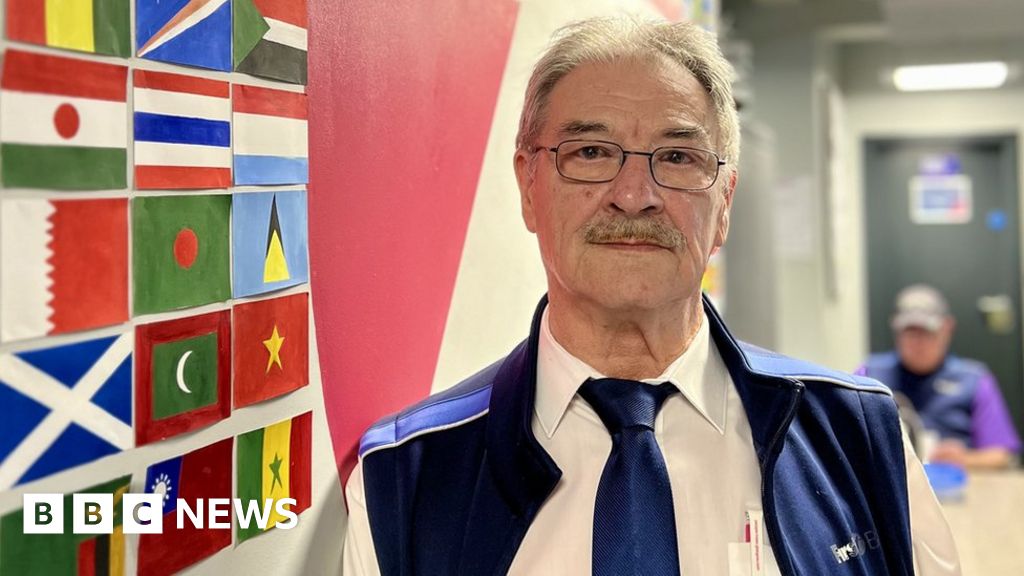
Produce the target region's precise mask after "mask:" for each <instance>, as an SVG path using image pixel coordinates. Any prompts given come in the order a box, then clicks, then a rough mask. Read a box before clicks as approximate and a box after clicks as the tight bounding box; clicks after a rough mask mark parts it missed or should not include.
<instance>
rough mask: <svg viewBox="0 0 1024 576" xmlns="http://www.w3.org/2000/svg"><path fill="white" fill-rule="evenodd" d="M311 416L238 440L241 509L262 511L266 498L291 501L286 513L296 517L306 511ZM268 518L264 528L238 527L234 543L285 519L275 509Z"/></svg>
mask: <svg viewBox="0 0 1024 576" xmlns="http://www.w3.org/2000/svg"><path fill="white" fill-rule="evenodd" d="M312 416H313V415H312V413H311V412H306V413H305V414H301V415H299V416H296V417H294V418H291V419H289V420H284V421H282V422H278V423H277V424H273V425H270V426H267V427H266V428H261V429H259V430H253V431H252V432H247V433H245V434H242V435H241V436H239V437H238V447H237V467H238V472H237V481H236V486H237V490H238V498H239V500H241V501H242V506H243V509H248V508H249V507H250V506H252V507H254V508H255V506H260V508H261V510H264V511H266V510H265V508H264V507H265V505H266V501H267V499H268V498H269V499H271V500H273V501H275V502H276V501H277V500H279V499H281V498H294V499H295V505H294V506H292V507H291V508H290V510H291V511H292V512H294V513H296V514H299V513H300V512H302V511H303V510H305V509H307V508H309V501H310V452H311V446H312V429H313V425H312V422H313V417H312ZM269 516H270V517H269V518H268V520H267V523H266V526H265V528H260V527H259V525H258V524H257V523H256V522H252V521H251V522H249V525H248V527H243V526H242V525H241V524H239V525H238V541H239V542H243V541H245V540H248V539H249V538H252V537H253V536H256V535H258V534H260V533H262V532H264V531H265V530H269V529H271V528H273V527H274V526H275V525H276V524H277V523H278V522H281V521H284V520H286V518H285V517H284V516H282V515H280V514H278V513H277V510H276V509H272V510H270V511H269ZM250 519H251V518H250ZM235 520H236V522H237V521H238V518H237V517H236V519H235Z"/></svg>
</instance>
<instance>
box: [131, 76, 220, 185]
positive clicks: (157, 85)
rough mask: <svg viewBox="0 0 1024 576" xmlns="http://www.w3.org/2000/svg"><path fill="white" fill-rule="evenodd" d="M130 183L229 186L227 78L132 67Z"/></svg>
mask: <svg viewBox="0 0 1024 576" xmlns="http://www.w3.org/2000/svg"><path fill="white" fill-rule="evenodd" d="M134 77H135V88H134V90H133V95H134V97H135V98H134V99H135V187H136V188H140V189H144V190H152V189H164V190H169V189H179V188H227V187H228V186H230V185H231V100H230V96H231V90H230V88H229V87H228V83H227V82H219V81H217V80H208V79H206V78H196V77H194V76H182V75H180V74H168V73H166V72H154V71H152V70H135V71H134Z"/></svg>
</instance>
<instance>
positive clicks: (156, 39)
mask: <svg viewBox="0 0 1024 576" xmlns="http://www.w3.org/2000/svg"><path fill="white" fill-rule="evenodd" d="M135 20H136V21H135V43H136V47H137V52H136V55H137V56H139V57H141V58H148V59H150V60H160V61H161V62H172V63H174V64H185V65H187V66H198V67H200V68H210V69H212V70H223V71H225V72H230V71H231V1H230V0H136V2H135Z"/></svg>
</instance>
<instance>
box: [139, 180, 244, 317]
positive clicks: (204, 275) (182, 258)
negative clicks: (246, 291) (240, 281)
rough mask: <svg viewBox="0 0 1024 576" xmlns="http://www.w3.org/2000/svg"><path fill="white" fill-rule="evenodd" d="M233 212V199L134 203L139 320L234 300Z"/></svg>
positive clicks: (153, 199) (162, 199) (142, 200)
mask: <svg viewBox="0 0 1024 576" xmlns="http://www.w3.org/2000/svg"><path fill="white" fill-rule="evenodd" d="M230 211H231V196H228V195H216V196H151V197H143V198H135V199H133V200H132V274H133V276H132V277H133V280H134V291H133V293H134V310H135V314H150V313H153V312H166V311H168V310H175V309H180V308H187V307H190V306H199V305H202V304H209V303H211V302H222V301H224V300H227V299H228V298H230V297H231V279H230V275H231V270H230V254H229V253H228V242H229V239H228V234H229V229H228V218H229V217H230Z"/></svg>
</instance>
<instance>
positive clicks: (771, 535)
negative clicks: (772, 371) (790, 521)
mask: <svg viewBox="0 0 1024 576" xmlns="http://www.w3.org/2000/svg"><path fill="white" fill-rule="evenodd" d="M787 381H788V382H791V383H792V384H793V385H794V386H795V390H794V394H793V399H792V400H791V401H790V403H789V407H788V408H787V409H786V418H785V420H783V422H782V426H780V427H779V429H778V430H777V431H776V432H775V436H773V437H772V440H771V442H769V444H768V448H767V450H768V453H767V455H766V457H765V459H764V464H763V465H762V466H761V504H762V506H763V507H764V517H765V529H766V530H767V531H768V541H769V542H771V543H772V546H773V548H772V553H773V554H774V555H775V559H776V562H778V560H779V552H782V553H784V554H785V555H786V562H785V563H786V565H787V568H788V569H789V570H788V571H786V572H783V573H784V574H787V576H798V575H797V574H796V572H795V569H794V568H793V562H792V560H791V559H790V556H789V551H788V550H785V549H784V548H781V547H780V548H779V549H778V550H776V549H775V544H776V543H779V544H782V540H781V539H779V533H780V529H779V526H778V522H779V520H778V518H777V517H776V516H775V499H774V497H773V498H766V496H768V495H769V494H771V495H772V496H774V492H775V491H774V486H775V482H774V480H773V478H772V474H773V473H774V471H775V461H776V460H777V459H778V458H777V455H776V453H775V446H776V445H777V444H778V443H779V440H781V439H782V437H783V436H784V435H785V434H786V432H787V431H788V430H789V425H790V423H792V422H793V418H794V417H795V416H796V408H797V406H798V405H799V404H800V398H801V397H802V396H803V392H804V386H803V384H801V383H800V382H798V381H797V380H792V379H787ZM769 484H770V486H769ZM779 569H780V571H781V570H782V566H781V565H780V566H779Z"/></svg>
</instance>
